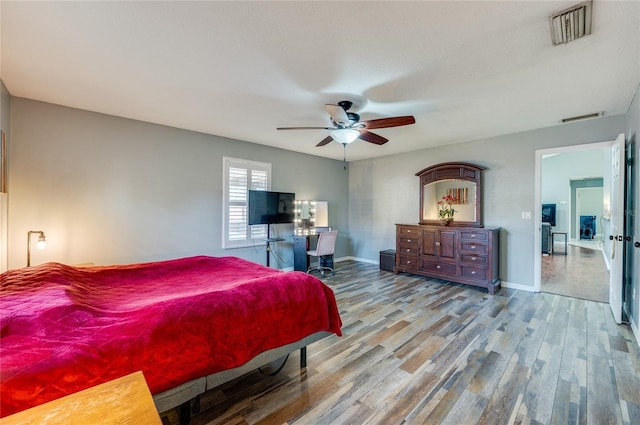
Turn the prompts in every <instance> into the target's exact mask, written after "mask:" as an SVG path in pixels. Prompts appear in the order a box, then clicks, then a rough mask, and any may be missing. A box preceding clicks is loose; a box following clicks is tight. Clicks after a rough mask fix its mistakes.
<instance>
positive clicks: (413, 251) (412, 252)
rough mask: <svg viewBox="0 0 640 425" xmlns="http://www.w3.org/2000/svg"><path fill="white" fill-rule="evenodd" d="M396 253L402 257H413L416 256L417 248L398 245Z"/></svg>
mask: <svg viewBox="0 0 640 425" xmlns="http://www.w3.org/2000/svg"><path fill="white" fill-rule="evenodd" d="M397 251H398V252H399V253H401V254H403V255H413V256H417V255H418V247H417V246H412V245H403V244H400V247H399V249H398V250H397Z"/></svg>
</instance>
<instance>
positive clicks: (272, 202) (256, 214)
mask: <svg viewBox="0 0 640 425" xmlns="http://www.w3.org/2000/svg"><path fill="white" fill-rule="evenodd" d="M295 199H296V194H295V193H287V192H269V191H266V190H250V191H249V217H248V224H249V225H250V226H252V225H254V224H278V223H293V220H294V218H295Z"/></svg>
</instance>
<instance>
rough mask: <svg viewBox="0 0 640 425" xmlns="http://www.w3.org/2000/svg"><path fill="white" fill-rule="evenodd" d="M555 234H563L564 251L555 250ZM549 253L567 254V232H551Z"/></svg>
mask: <svg viewBox="0 0 640 425" xmlns="http://www.w3.org/2000/svg"><path fill="white" fill-rule="evenodd" d="M556 235H560V236H564V252H556V249H555V242H556ZM551 254H562V255H567V232H551Z"/></svg>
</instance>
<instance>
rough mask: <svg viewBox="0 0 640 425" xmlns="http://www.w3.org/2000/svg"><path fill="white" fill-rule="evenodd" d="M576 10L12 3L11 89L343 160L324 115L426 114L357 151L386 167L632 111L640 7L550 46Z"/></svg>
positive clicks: (632, 5) (626, 6)
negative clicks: (350, 109)
mask: <svg viewBox="0 0 640 425" xmlns="http://www.w3.org/2000/svg"><path fill="white" fill-rule="evenodd" d="M575 3H578V1H551V2H544V1H511V2H506V1H469V2H433V1H422V2H420V1H414V2H398V1H383V2H364V1H355V2H323V1H300V2H274V1H268V2H243V1H231V2H221V1H217V2H178V1H172V2H57V1H52V2H13V1H6V0H3V1H2V2H1V3H0V4H1V6H0V8H1V9H0V13H1V24H2V28H1V36H2V44H1V47H2V51H1V55H0V58H1V62H0V70H1V73H0V77H1V78H2V81H3V82H4V84H5V85H6V87H7V89H8V90H9V92H10V93H11V95H13V96H17V97H24V98H29V99H35V100H40V101H44V102H50V103H55V104H60V105H65V106H70V107H74V108H81V109H86V110H90V111H97V112H102V113H105V114H111V115H116V116H121V117H127V118H133V119H137V120H143V121H148V122H153V123H159V124H165V125H169V126H174V127H178V128H184V129H189V130H194V131H199V132H203V133H208V134H215V135H220V136H225V137H230V138H234V139H240V140H247V141H250V142H255V143H260V144H265V145H270V146H275V147H279V148H284V149H290V150H293V151H298V152H305V153H309V154H312V155H319V156H324V157H329V158H336V159H342V158H343V149H342V146H341V145H339V144H338V143H330V144H328V145H326V146H324V147H315V145H316V144H317V143H318V142H319V141H320V140H322V139H323V138H324V137H326V136H327V135H328V131H325V130H305V131H277V130H276V127H282V126H325V125H329V124H330V123H329V117H328V115H327V113H326V111H325V109H324V104H325V103H336V102H338V101H339V100H342V99H348V100H352V101H355V103H356V106H357V108H354V111H356V112H359V113H360V115H361V119H362V120H366V119H372V118H382V117H389V116H397V115H414V116H415V118H416V124H414V125H411V126H406V127H397V128H390V129H381V130H375V131H374V132H375V133H378V134H380V135H382V136H384V137H386V138H388V139H390V141H389V142H388V143H387V144H385V145H383V146H376V145H373V144H370V143H367V142H364V141H362V140H358V141H356V142H355V143H353V144H351V145H349V146H348V148H347V151H346V155H347V160H348V161H352V160H357V159H363V158H372V157H376V156H381V155H389V154H394V153H400V152H407V151H412V150H416V149H422V148H426V147H432V146H439V145H445V144H449V143H458V142H463V141H468V140H474V139H479V138H484V137H490V136H495V135H500V134H509V133H515V132H520V131H526V130H531V129H535V128H541V127H549V126H554V125H560V124H559V121H560V120H561V119H562V118H566V117H572V116H576V115H584V114H588V113H592V112H596V111H602V112H604V114H605V115H617V114H625V113H626V112H627V110H628V108H629V105H630V104H631V100H632V98H633V95H634V93H635V92H636V89H637V87H638V84H639V83H640V2H638V1H637V0H636V1H626V2H620V1H600V0H595V1H594V3H593V30H592V34H591V35H589V36H587V37H585V38H582V39H580V40H577V41H574V42H571V43H568V44H565V45H560V46H555V47H554V46H552V44H551V37H550V32H549V23H548V16H549V15H551V14H552V13H554V12H558V11H561V10H563V9H565V8H567V7H569V6H572V5H573V4H575Z"/></svg>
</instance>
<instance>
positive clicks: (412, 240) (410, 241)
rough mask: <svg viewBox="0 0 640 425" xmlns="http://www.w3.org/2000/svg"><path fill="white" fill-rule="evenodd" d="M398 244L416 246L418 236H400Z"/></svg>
mask: <svg viewBox="0 0 640 425" xmlns="http://www.w3.org/2000/svg"><path fill="white" fill-rule="evenodd" d="M400 246H407V247H415V248H417V247H418V236H417V235H416V236H409V237H404V236H401V237H400Z"/></svg>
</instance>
